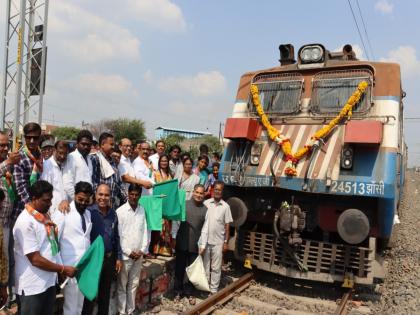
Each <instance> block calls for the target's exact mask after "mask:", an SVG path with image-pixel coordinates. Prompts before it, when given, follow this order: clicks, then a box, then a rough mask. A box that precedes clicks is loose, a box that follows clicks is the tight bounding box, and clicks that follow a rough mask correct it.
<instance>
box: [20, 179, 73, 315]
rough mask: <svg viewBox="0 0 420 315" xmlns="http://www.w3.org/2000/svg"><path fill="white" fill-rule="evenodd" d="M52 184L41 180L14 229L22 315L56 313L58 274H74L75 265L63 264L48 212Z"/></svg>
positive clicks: (34, 187)
mask: <svg viewBox="0 0 420 315" xmlns="http://www.w3.org/2000/svg"><path fill="white" fill-rule="evenodd" d="M52 192H53V187H52V186H51V184H50V183H48V182H46V181H44V180H39V181H37V182H36V183H34V184H33V185H31V186H30V187H29V199H30V200H31V201H29V202H27V203H26V204H25V205H24V209H23V210H22V212H21V213H20V215H19V217H18V218H17V220H16V224H15V226H14V228H13V237H14V240H15V246H14V254H15V261H16V265H15V269H16V273H15V274H16V294H17V296H18V299H17V300H18V309H19V314H31V315H53V314H54V308H55V298H56V288H55V285H56V283H57V273H60V274H62V275H63V276H64V277H70V278H72V277H74V275H75V273H76V268H74V267H72V266H64V265H63V264H62V263H61V257H60V253H59V251H60V249H59V246H58V228H57V225H56V224H55V223H53V222H52V221H51V219H50V217H49V215H48V210H49V208H50V205H51V200H52V196H53V195H52Z"/></svg>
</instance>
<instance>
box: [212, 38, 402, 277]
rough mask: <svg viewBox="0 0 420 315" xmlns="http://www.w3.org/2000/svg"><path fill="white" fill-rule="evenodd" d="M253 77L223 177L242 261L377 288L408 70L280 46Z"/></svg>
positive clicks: (392, 206) (228, 141)
mask: <svg viewBox="0 0 420 315" xmlns="http://www.w3.org/2000/svg"><path fill="white" fill-rule="evenodd" d="M279 50H280V59H279V61H280V65H279V66H276V67H273V68H270V69H265V70H259V71H253V72H248V73H245V74H243V75H242V77H241V78H240V82H239V87H238V91H237V95H236V101H235V104H234V107H233V113H232V116H231V117H230V118H228V119H227V121H226V124H225V132H224V154H223V157H222V161H221V166H220V173H219V176H220V178H221V179H222V180H223V181H224V183H225V199H226V200H227V202H228V204H229V205H230V207H231V211H232V216H233V219H234V222H233V223H232V229H234V230H235V233H234V237H233V239H231V241H230V246H231V248H232V249H234V253H235V257H236V258H237V259H239V260H242V261H244V262H245V264H246V265H252V266H254V267H256V268H258V269H262V270H266V271H269V272H272V273H275V274H280V275H284V276H287V277H292V278H300V279H308V280H315V281H322V282H343V283H344V282H348V281H351V283H360V284H367V285H370V284H372V283H374V282H375V281H376V280H378V279H383V277H384V275H385V273H384V268H383V261H382V259H381V255H380V254H381V251H382V250H383V249H384V248H385V247H386V246H387V245H388V244H389V240H390V239H391V236H392V231H393V226H394V220H396V219H397V218H398V217H397V215H398V207H399V204H400V200H401V197H402V193H403V187H404V172H405V165H406V156H407V148H406V145H405V142H404V130H403V102H402V100H403V97H404V96H405V94H404V92H403V90H402V86H401V73H400V66H399V65H398V64H395V63H389V62H371V61H365V60H358V59H357V57H356V54H355V52H354V51H353V48H352V46H351V45H345V46H344V47H343V50H342V51H341V52H332V51H329V50H327V49H326V48H325V47H324V46H323V45H322V44H309V45H305V46H303V47H301V48H300V49H299V50H298V53H297V58H296V59H297V60H296V59H295V53H294V47H293V45H291V44H285V45H280V47H279Z"/></svg>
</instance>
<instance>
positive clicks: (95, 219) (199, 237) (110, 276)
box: [0, 123, 232, 315]
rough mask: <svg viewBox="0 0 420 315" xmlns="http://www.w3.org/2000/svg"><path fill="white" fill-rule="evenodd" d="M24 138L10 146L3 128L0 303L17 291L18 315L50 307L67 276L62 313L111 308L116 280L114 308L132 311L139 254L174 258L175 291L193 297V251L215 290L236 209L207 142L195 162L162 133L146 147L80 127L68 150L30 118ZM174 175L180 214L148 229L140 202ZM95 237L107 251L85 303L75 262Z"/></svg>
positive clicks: (46, 310) (105, 311)
mask: <svg viewBox="0 0 420 315" xmlns="http://www.w3.org/2000/svg"><path fill="white" fill-rule="evenodd" d="M23 136H24V145H23V146H22V147H21V148H20V149H19V150H18V151H16V152H11V150H9V138H8V136H7V135H6V134H5V133H2V132H0V177H1V180H0V188H1V189H0V203H1V205H0V219H1V222H0V223H1V224H0V237H1V244H0V263H1V268H0V307H1V306H3V305H5V303H7V301H8V300H12V299H13V296H14V294H16V301H17V304H18V312H19V314H22V315H26V314H53V313H54V307H55V298H56V293H57V292H56V288H57V283H59V282H60V283H62V282H63V281H64V280H65V279H67V280H66V281H65V283H66V284H65V286H64V288H63V295H64V306H63V312H64V314H75V315H76V314H92V313H93V311H94V308H95V307H96V308H97V312H98V314H100V315H102V314H108V311H109V302H110V293H111V284H112V283H113V282H114V281H116V283H117V300H118V306H117V309H118V313H119V314H132V313H133V312H134V310H135V295H136V290H137V288H138V286H139V283H140V273H141V268H142V264H143V260H144V259H147V258H153V257H154V256H156V255H166V256H168V255H173V254H175V255H176V270H175V289H176V292H177V295H176V298H179V297H181V296H182V295H188V296H189V295H190V294H191V291H190V289H191V286H190V285H188V284H186V283H185V280H184V277H185V268H186V267H187V266H188V265H190V264H191V263H192V262H193V261H194V260H195V259H196V257H197V256H198V255H202V256H203V261H204V266H205V269H206V275H207V278H208V280H209V285H210V290H211V292H212V293H214V292H216V291H217V290H218V287H219V283H220V275H221V265H222V256H223V252H224V251H226V250H227V242H228V240H229V223H231V222H232V216H231V212H230V208H229V205H228V204H227V203H226V202H225V201H223V199H222V195H223V188H224V184H223V182H221V181H219V180H218V170H219V161H218V158H219V157H218V155H217V154H216V155H213V156H212V158H211V160H210V159H209V152H208V147H207V146H206V145H201V146H200V156H199V157H198V159H197V162H196V163H194V161H193V160H192V158H191V157H190V156H189V155H188V154H187V153H184V154H183V153H182V152H181V148H180V147H179V146H177V145H174V146H172V147H171V148H170V149H169V150H168V152H169V154H166V145H165V142H164V141H162V140H159V141H157V142H156V145H155V153H154V154H151V152H152V148H151V146H150V144H149V143H148V142H146V141H140V142H138V143H137V144H136V145H133V143H132V141H131V140H130V139H127V138H124V139H122V140H120V142H119V143H118V144H116V143H115V139H114V136H113V135H112V134H110V133H107V132H104V133H102V134H101V135H100V137H99V139H98V141H97V143H95V140H96V139H94V137H93V136H92V134H91V133H90V132H89V131H88V130H82V131H80V132H79V134H78V136H77V141H76V146H75V149H74V151H72V152H71V150H70V146H69V144H68V143H67V142H66V141H61V140H59V141H56V142H54V141H53V140H52V139H51V138H49V137H46V138H42V136H41V127H40V126H39V125H38V124H36V123H28V124H26V125H25V126H24V128H23ZM51 147H52V148H51ZM209 164H211V165H209ZM172 179H177V180H178V186H179V188H180V189H183V190H185V192H186V205H185V209H186V213H185V218H186V219H185V221H182V222H178V221H172V222H170V221H168V220H164V222H163V224H162V231H160V232H155V231H150V230H149V229H148V225H147V220H146V214H145V209H144V208H143V207H142V206H141V205H140V202H139V200H140V198H141V196H147V195H151V194H153V186H154V185H155V184H157V183H162V182H165V181H168V180H172ZM98 236H102V238H103V241H104V248H105V254H104V259H103V264H102V271H101V275H100V281H99V291H98V295H97V298H96V299H95V301H90V300H88V299H86V298H84V296H83V294H82V293H81V291H80V290H79V288H78V285H77V280H76V278H75V275H76V274H77V269H76V268H75V266H76V264H77V263H78V261H79V260H80V258H81V257H82V256H83V255H84V253H85V252H86V251H87V250H88V248H89V246H90V244H91V243H92V242H94V241H95V239H96V238H97V237H98ZM190 303H192V304H193V303H194V299H193V298H190Z"/></svg>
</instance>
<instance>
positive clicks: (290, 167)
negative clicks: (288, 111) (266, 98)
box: [251, 81, 369, 176]
mask: <svg viewBox="0 0 420 315" xmlns="http://www.w3.org/2000/svg"><path fill="white" fill-rule="evenodd" d="M368 86H369V83H368V82H366V81H362V82H360V83H359V85H358V86H357V89H356V91H354V93H353V94H352V95H351V96H350V97H349V99H348V100H347V103H346V104H345V105H344V106H343V108H342V109H341V111H340V113H339V114H338V115H337V116H336V117H334V118H333V119H332V120H330V122H329V123H328V124H326V125H325V126H323V127H322V128H321V129H319V130H318V131H317V132H315V133H314V134H313V135H312V136H311V137H310V139H309V140H308V142H307V143H306V144H305V145H304V146H303V148H300V149H299V150H297V151H296V152H294V153H293V152H292V145H291V143H290V139H289V138H287V137H286V136H284V135H282V134H281V132H280V131H279V130H278V129H277V128H275V127H274V126H273V125H271V123H270V120H269V119H268V117H267V115H266V114H265V112H264V109H263V107H262V105H261V102H260V95H259V91H258V87H257V85H255V84H251V96H252V103H253V104H254V106H255V109H256V110H257V113H258V116H259V117H260V120H261V123H262V124H263V126H264V127H265V128H266V130H267V134H268V136H269V138H270V139H271V140H272V141H274V142H276V143H277V144H278V145H279V146H280V147H281V149H282V151H283V153H284V156H285V159H286V168H285V171H284V172H285V174H286V175H287V176H296V175H297V171H296V166H297V164H298V163H299V161H300V160H301V159H302V158H303V157H305V156H306V155H307V154H308V153H309V152H311V150H312V148H313V146H314V144H315V143H316V141H318V140H320V139H323V138H325V137H326V136H328V135H329V134H330V133H331V131H332V130H333V129H334V127H335V126H337V125H338V124H339V123H340V122H341V121H342V120H344V119H350V118H351V116H352V114H353V107H354V106H355V105H356V104H357V103H358V102H359V101H360V99H361V97H362V95H363V94H364V93H365V91H366V89H367V87H368Z"/></svg>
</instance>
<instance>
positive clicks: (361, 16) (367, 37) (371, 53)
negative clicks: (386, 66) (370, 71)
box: [356, 0, 376, 60]
mask: <svg viewBox="0 0 420 315" xmlns="http://www.w3.org/2000/svg"><path fill="white" fill-rule="evenodd" d="M356 4H357V8H358V9H359V14H360V19H361V20H362V25H363V28H364V30H365V36H366V40H367V43H368V46H369V49H370V55H371V56H372V58H373V60H375V59H376V58H375V54H374V53H373V49H372V45H371V44H370V39H369V35H368V31H367V28H366V24H365V20H364V18H363V14H362V10H361V9H360V5H359V0H356Z"/></svg>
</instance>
